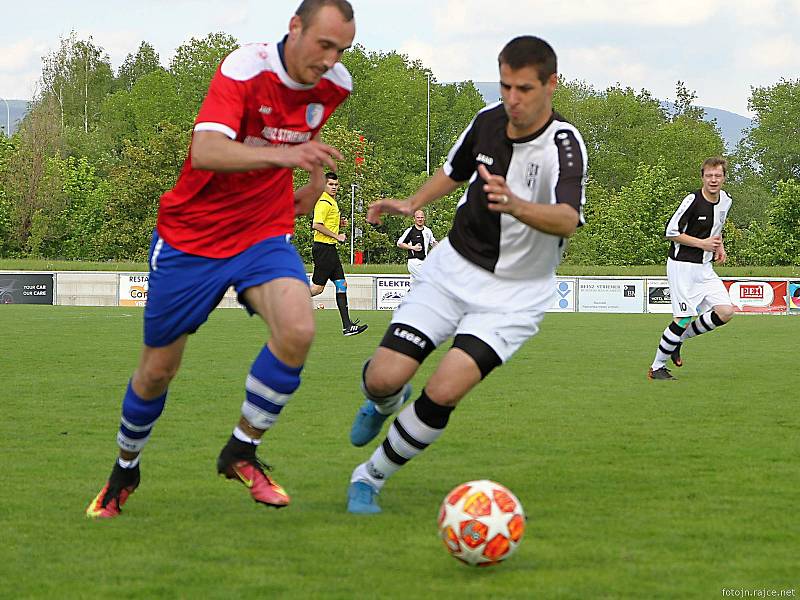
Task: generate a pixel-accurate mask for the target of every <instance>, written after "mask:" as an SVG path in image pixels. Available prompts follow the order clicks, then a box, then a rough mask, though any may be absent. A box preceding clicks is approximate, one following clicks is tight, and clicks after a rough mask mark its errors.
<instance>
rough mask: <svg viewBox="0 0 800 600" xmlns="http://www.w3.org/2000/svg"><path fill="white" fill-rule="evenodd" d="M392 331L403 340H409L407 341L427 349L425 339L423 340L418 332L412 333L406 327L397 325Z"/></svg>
mask: <svg viewBox="0 0 800 600" xmlns="http://www.w3.org/2000/svg"><path fill="white" fill-rule="evenodd" d="M392 333H393V334H394V335H395V336H396V337H399V338H400V339H402V340H407V341H409V342H411V343H412V344H414V345H415V346H418V347H419V348H421V349H423V350H424V349H425V346H426V342H425V340H423V339H422V338H421V337H420V336H418V335H417V334H416V333H411V332H410V331H407V330H405V329H401V328H400V327H395V328H394V331H393V332H392Z"/></svg>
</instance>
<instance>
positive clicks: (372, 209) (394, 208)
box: [367, 198, 414, 225]
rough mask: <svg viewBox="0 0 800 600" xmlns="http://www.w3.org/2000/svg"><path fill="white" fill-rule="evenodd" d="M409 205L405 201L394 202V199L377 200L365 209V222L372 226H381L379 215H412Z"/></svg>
mask: <svg viewBox="0 0 800 600" xmlns="http://www.w3.org/2000/svg"><path fill="white" fill-rule="evenodd" d="M413 212H414V211H413V210H412V209H411V203H410V202H408V201H407V200H395V199H394V198H384V199H383V200H377V201H375V202H373V203H372V204H370V205H369V208H368V209H367V222H368V223H372V224H373V225H380V224H381V215H405V216H407V217H409V216H411V215H412V214H413Z"/></svg>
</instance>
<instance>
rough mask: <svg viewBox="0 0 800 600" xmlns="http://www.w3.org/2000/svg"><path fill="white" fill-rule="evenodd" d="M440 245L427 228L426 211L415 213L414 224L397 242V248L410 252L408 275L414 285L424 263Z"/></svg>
mask: <svg viewBox="0 0 800 600" xmlns="http://www.w3.org/2000/svg"><path fill="white" fill-rule="evenodd" d="M438 243H439V242H437V241H436V238H435V237H434V236H433V232H432V231H431V230H430V227H426V226H425V211H422V210H418V211H417V212H415V213H414V224H413V225H412V226H411V227H409V228H408V229H406V230H405V231H404V232H403V233H402V234H400V237H399V238H398V240H397V247H398V248H400V249H401V250H406V251H408V273H409V275H411V282H412V283H413V282H414V279H416V278H417V277H418V276H419V271H420V269H421V268H422V261H423V260H425V257H426V256H428V252H429V251H430V249H431V248H433V247H434V246H436V244H438Z"/></svg>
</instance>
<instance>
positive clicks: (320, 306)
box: [317, 302, 325, 310]
mask: <svg viewBox="0 0 800 600" xmlns="http://www.w3.org/2000/svg"><path fill="white" fill-rule="evenodd" d="M324 308H325V304H324V303H323V302H320V303H319V304H317V310H323V309H324Z"/></svg>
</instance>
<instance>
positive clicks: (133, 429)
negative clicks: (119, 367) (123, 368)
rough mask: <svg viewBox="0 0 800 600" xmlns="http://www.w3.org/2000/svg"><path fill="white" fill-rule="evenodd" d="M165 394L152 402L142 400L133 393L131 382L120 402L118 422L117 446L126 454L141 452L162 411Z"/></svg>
mask: <svg viewBox="0 0 800 600" xmlns="http://www.w3.org/2000/svg"><path fill="white" fill-rule="evenodd" d="M166 401H167V392H164V393H163V394H161V395H160V396H159V397H158V398H153V399H152V400H142V399H141V398H140V397H139V396H138V395H137V394H136V392H134V391H133V386H132V385H131V382H130V381H129V382H128V389H127V390H126V391H125V399H124V400H123V401H122V416H121V417H120V420H119V432H118V433H117V444H118V445H119V447H120V448H122V449H123V450H127V451H128V452H141V451H142V448H144V445H145V444H146V443H147V440H148V438H149V437H150V432H151V431H152V429H153V425H155V424H156V421H157V420H158V417H160V416H161V412H162V411H163V410H164V403H165V402H166Z"/></svg>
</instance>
